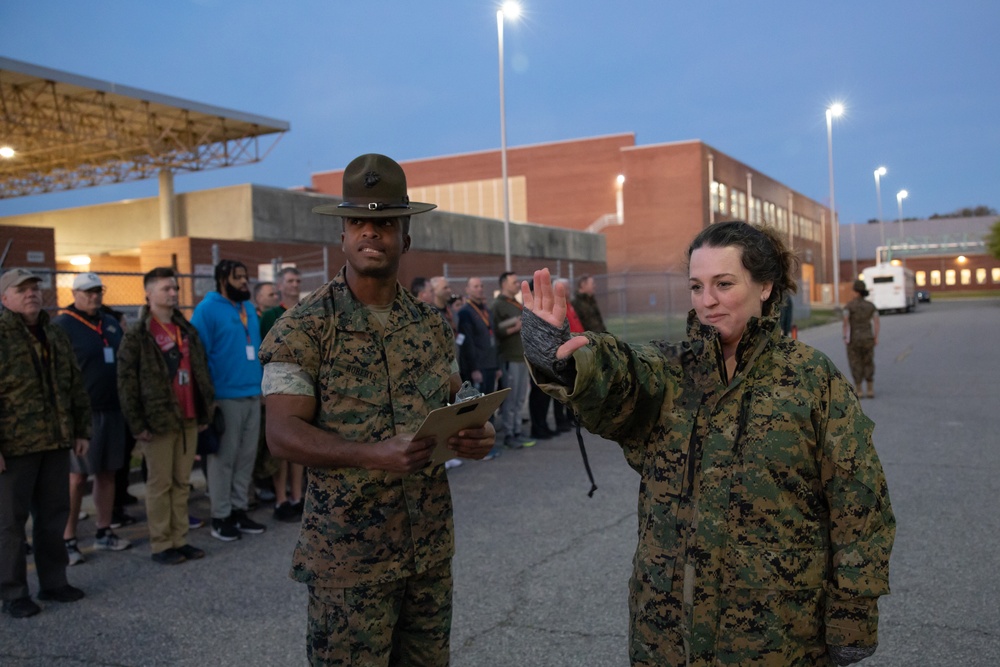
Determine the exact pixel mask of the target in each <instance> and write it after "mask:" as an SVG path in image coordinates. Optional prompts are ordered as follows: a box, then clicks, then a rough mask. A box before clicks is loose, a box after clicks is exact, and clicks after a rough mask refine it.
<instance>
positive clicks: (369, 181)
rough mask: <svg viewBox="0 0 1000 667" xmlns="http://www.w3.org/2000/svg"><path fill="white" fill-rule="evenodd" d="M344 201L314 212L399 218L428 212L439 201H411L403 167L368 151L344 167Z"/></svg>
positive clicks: (320, 207)
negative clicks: (429, 202) (428, 202)
mask: <svg viewBox="0 0 1000 667" xmlns="http://www.w3.org/2000/svg"><path fill="white" fill-rule="evenodd" d="M343 196H344V201H343V202H342V203H340V204H326V205H324V206H317V207H316V208H314V209H313V213H319V214H320V215H339V216H343V217H345V218H396V217H400V216H406V215H416V214H417V213H426V212H427V211H430V210H431V209H433V208H437V205H436V204H425V203H423V202H416V201H410V197H409V196H408V195H407V194H406V174H404V173H403V168H402V167H400V166H399V164H398V163H397V162H396V161H395V160H393V159H392V158H389V157H386V156H385V155H379V154H377V153H368V154H366V155H361V156H359V157H356V158H354V159H353V160H351V163H350V164H349V165H347V168H346V169H345V170H344V188H343Z"/></svg>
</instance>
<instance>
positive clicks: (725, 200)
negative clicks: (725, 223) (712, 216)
mask: <svg viewBox="0 0 1000 667" xmlns="http://www.w3.org/2000/svg"><path fill="white" fill-rule="evenodd" d="M728 204H729V193H728V190H727V189H726V184H725V183H719V213H722V214H725V212H726V207H727V205H728Z"/></svg>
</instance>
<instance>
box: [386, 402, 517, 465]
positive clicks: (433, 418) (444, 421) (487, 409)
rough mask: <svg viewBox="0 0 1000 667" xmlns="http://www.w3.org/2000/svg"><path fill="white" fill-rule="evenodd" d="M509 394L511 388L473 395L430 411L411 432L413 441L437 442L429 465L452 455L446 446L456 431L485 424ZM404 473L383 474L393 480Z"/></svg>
mask: <svg viewBox="0 0 1000 667" xmlns="http://www.w3.org/2000/svg"><path fill="white" fill-rule="evenodd" d="M509 393H510V387H507V388H505V389H501V390H499V391H495V392H493V393H492V394H486V395H484V396H479V397H477V398H472V399H469V400H467V401H462V402H461V403H455V404H453V405H446V406H445V407H443V408H438V409H437V410H431V412H430V413H429V414H428V415H427V416H426V417H424V423H423V424H421V425H420V428H419V429H417V432H416V433H415V434H414V436H413V439H414V440H420V439H421V438H427V437H430V436H434V439H435V440H436V444H435V445H434V451H433V452H431V460H430V463H428V464H427V467H428V468H433V467H434V466H436V465H441V464H442V463H444V462H445V461H447V460H448V459H451V458H454V457H455V452H454V451H452V450H451V449H450V448H449V447H448V440H449V439H450V438H451V437H452V436H453V435H455V434H457V433H458V432H459V431H462V430H465V429H467V428H478V427H480V426H482V425H483V424H485V423H486V422H487V421H488V420H489V418H490V417H491V416H492V415H493V413H494V412H496V410H497V408H499V407H500V404H501V403H503V399H504V398H506V397H507V394H509ZM404 476H405V474H404V473H398V472H390V473H388V474H387V475H386V481H389V482H391V481H394V480H397V479H400V478H402V477H404Z"/></svg>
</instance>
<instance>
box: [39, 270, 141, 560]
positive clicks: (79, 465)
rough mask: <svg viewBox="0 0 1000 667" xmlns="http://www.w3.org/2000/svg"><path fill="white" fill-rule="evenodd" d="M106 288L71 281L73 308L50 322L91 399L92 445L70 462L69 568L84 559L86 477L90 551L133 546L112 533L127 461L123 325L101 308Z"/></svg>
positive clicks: (87, 276) (90, 276) (88, 277)
mask: <svg viewBox="0 0 1000 667" xmlns="http://www.w3.org/2000/svg"><path fill="white" fill-rule="evenodd" d="M104 292H105V287H104V283H103V282H101V277H100V276H99V275H97V274H96V273H93V272H87V273H81V274H78V275H77V276H76V278H74V280H73V303H72V304H71V305H70V306H68V307H67V308H66V309H65V310H63V312H62V314H60V315H59V316H58V317H56V318H54V319H53V320H52V323H53V324H55V325H56V326H59V327H61V328H62V329H63V330H64V331H65V332H66V334H67V335H68V336H69V339H70V342H71V343H72V344H73V352H74V353H75V354H76V361H77V363H78V364H79V365H80V372H81V373H82V375H83V384H84V386H85V387H86V388H87V394H88V395H89V396H90V408H91V439H90V448H89V449H88V450H87V455H86V456H71V457H70V473H69V519H68V521H67V522H66V530H65V531H64V532H63V540H64V542H65V543H66V552H67V553H68V554H69V564H70V565H76V564H77V563H82V562H83V560H84V558H83V554H82V553H81V552H80V548H79V546H78V545H77V540H76V527H77V519H78V517H79V512H80V503H81V502H82V500H83V495H84V487H85V485H86V482H87V477H88V476H90V475H93V476H94V491H93V493H94V506H95V508H96V510H97V524H96V528H97V537H96V539H95V540H94V548H95V549H98V550H104V551H123V550H125V549H128V548H129V547H131V546H132V543H131V542H129V541H128V540H127V539H125V538H123V537H119V536H118V535H116V534H115V533H114V531H113V530H112V529H111V524H112V508H113V505H114V500H115V473H116V472H117V471H118V470H119V469H120V468H122V467H123V466H125V465H127V464H128V461H127V460H126V457H127V455H126V450H127V447H126V443H125V428H126V427H125V417H124V415H122V410H121V404H120V403H119V402H118V347H119V346H120V345H121V342H122V336H123V335H124V332H123V331H122V328H121V325H120V324H119V323H118V320H116V319H115V318H114V317H112V316H111V315H108V314H106V313H105V312H104V311H103V309H102V308H101V306H102V305H103V303H104Z"/></svg>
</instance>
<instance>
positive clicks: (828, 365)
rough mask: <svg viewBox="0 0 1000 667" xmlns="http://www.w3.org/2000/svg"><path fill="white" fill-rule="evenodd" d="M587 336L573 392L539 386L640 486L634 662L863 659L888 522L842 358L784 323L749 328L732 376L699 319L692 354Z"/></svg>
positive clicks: (885, 588) (872, 639) (884, 586)
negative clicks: (835, 359) (608, 448)
mask: <svg viewBox="0 0 1000 667" xmlns="http://www.w3.org/2000/svg"><path fill="white" fill-rule="evenodd" d="M526 328H527V324H526ZM586 336H587V338H588V339H589V345H587V346H586V347H584V348H582V349H580V350H577V351H576V352H575V353H574V356H573V361H574V363H575V379H574V380H572V381H571V384H572V386H564V385H563V384H560V383H552V384H543V385H542V386H543V388H544V389H545V390H546V391H548V392H549V393H551V394H552V395H553V396H555V397H556V398H557V399H559V400H562V401H568V402H569V403H570V404H571V405H572V406H573V407H574V409H575V410H576V411H577V412H578V413H579V416H580V419H581V421H582V423H583V425H584V426H586V427H587V428H588V429H589V430H591V431H592V432H594V433H598V434H600V435H602V436H604V437H607V438H609V439H612V440H615V441H617V442H618V443H619V444H620V445H621V447H622V449H623V451H624V453H625V457H626V459H627V461H628V463H629V465H630V466H631V467H632V468H634V469H635V470H636V471H637V472H639V474H640V475H641V477H642V481H641V485H640V491H639V508H638V515H639V517H638V518H639V544H638V548H637V550H636V555H635V560H634V570H633V575H632V578H631V581H630V585H629V588H630V593H629V610H630V656H631V660H632V664H634V665H690V666H702V665H704V666H706V667H707V666H709V665H713V666H714V665H733V666H737V665H739V666H741V667H742V666H753V665H768V666H769V665H774V666H776V667H777V666H779V665H780V666H785V665H829V664H831V657H830V653H835V654H836V655H838V656H839V657H838V658H837V659H838V661H837V663H836V664H848V662H847V661H843V662H841V661H840V658H841V657H843V656H844V655H858V656H860V657H863V656H864V655H868V654H870V653H871V652H872V651H873V650H874V646H875V645H876V644H877V641H878V635H877V628H878V606H877V601H878V597H879V596H880V595H885V594H887V593H888V592H889V582H888V566H889V553H890V550H891V548H892V542H893V537H894V533H895V519H894V517H893V514H892V510H891V507H890V504H889V496H888V491H887V489H886V482H885V477H884V474H883V472H882V467H881V464H880V462H879V459H878V456H877V455H876V453H875V449H874V447H873V446H872V441H871V434H872V429H873V424H872V422H871V420H869V419H868V418H867V417H866V416H865V415H864V414H863V413H862V412H861V408H860V405H859V403H858V401H857V399H856V398H855V396H854V394H853V392H852V391H851V388H850V384H849V383H848V382H847V380H846V379H845V378H844V377H843V376H842V375H841V373H840V372H839V371H838V370H837V368H836V367H835V366H834V364H833V363H832V362H831V361H830V360H829V359H828V358H827V357H826V356H825V355H823V354H822V353H820V352H818V351H816V350H814V349H812V348H810V347H808V346H806V345H804V344H802V343H800V342H798V341H796V340H792V339H789V338H785V337H783V336H781V332H780V329H779V328H778V326H777V319H776V318H774V317H765V318H760V319H757V318H754V319H751V320H750V322H749V324H748V325H747V331H746V332H745V333H744V335H743V339H742V340H741V342H740V344H739V348H738V350H737V364H738V365H737V371H736V373H734V379H733V380H731V381H729V382H727V381H726V380H725V378H724V373H723V372H722V370H721V369H723V368H724V364H723V359H722V347H721V345H720V343H719V340H718V337H717V333H716V330H715V329H713V328H711V327H707V326H703V325H701V324H700V323H699V321H698V319H697V317H696V315H695V313H694V311H692V312H691V314H690V316H689V320H688V341H687V342H684V343H681V344H676V345H675V344H666V343H662V344H649V345H632V346H630V345H626V344H624V343H621V342H620V341H618V340H617V339H615V338H614V337H613V336H609V335H597V334H592V333H588V334H586ZM529 359H530V355H529ZM533 371H534V372H535V373H536V374H537V373H538V372H539V368H538V367H533ZM612 403H613V404H615V405H616V409H614V410H609V409H608V408H607V406H608V405H609V404H612ZM828 647H838V648H839V649H840V650H838V649H831V651H830V652H828ZM843 647H847V649H846V650H844V649H843ZM854 649H856V651H855V650H854Z"/></svg>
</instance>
